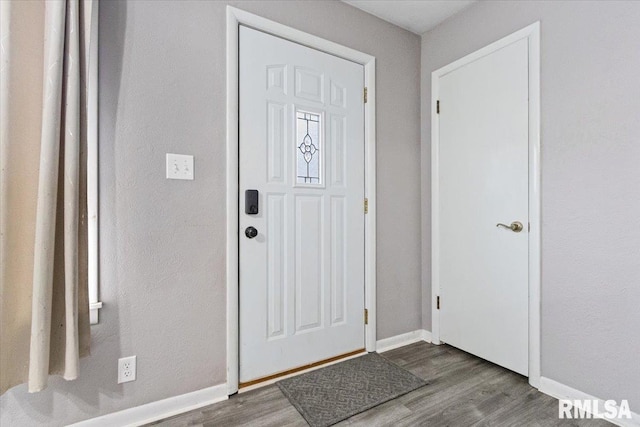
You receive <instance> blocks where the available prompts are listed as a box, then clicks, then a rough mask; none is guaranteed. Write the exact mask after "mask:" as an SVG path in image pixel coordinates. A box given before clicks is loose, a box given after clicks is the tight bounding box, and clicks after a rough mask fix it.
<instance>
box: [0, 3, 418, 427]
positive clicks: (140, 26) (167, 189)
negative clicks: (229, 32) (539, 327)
mask: <svg viewBox="0 0 640 427" xmlns="http://www.w3.org/2000/svg"><path fill="white" fill-rule="evenodd" d="M234 5H236V6H238V7H240V8H243V9H245V10H248V11H250V12H254V13H257V14H259V15H262V16H265V17H267V18H270V19H273V20H275V21H278V22H281V23H284V24H286V25H289V26H292V27H295V28H298V29H301V30H304V31H307V32H310V33H312V34H316V35H319V36H321V37H324V38H327V39H329V40H332V41H335V42H337V43H341V44H344V45H346V46H349V47H352V48H354V49H358V50H361V51H363V52H366V53H369V54H372V55H374V56H376V58H377V106H378V120H377V138H378V146H377V149H378V168H377V174H378V194H377V196H378V253H377V260H378V338H379V339H381V338H385V337H389V336H393V335H396V334H400V333H404V332H409V331H413V330H415V329H419V328H420V326H421V307H420V300H421V288H420V245H421V243H420V233H419V231H418V230H419V229H420V200H419V197H417V195H418V194H419V192H420V181H419V179H417V177H419V175H420V162H419V160H420V155H419V153H420V135H419V134H420V124H419V108H420V104H419V93H418V91H417V88H418V87H419V84H420V80H419V79H420V76H419V66H420V38H419V37H418V36H416V35H414V34H411V33H409V32H407V31H404V30H402V29H400V28H398V27H395V26H393V25H391V24H388V23H386V22H384V21H381V20H379V19H378V18H375V17H373V16H371V15H368V14H366V13H364V12H362V11H360V10H357V9H355V8H353V7H351V6H347V5H345V4H343V3H341V2H324V1H323V2H316V1H300V2H289V1H282V2H271V1H262V2H236V3H234ZM225 6H226V3H225V2H222V1H152V2H148V1H130V2H127V3H125V2H114V1H105V2H102V3H101V5H100V43H101V45H100V192H101V194H100V215H101V224H100V234H101V245H100V250H101V255H100V257H101V284H100V289H101V299H102V301H103V302H104V304H105V306H104V308H103V309H102V310H101V312H100V316H101V322H100V324H99V325H97V326H94V327H92V333H93V340H92V356H90V357H87V358H85V359H83V360H82V362H81V373H80V379H79V380H77V381H74V382H69V383H67V382H65V381H63V380H61V379H59V378H52V380H51V382H50V386H49V388H48V389H47V390H46V391H44V392H42V393H38V394H33V395H29V394H27V393H26V388H25V387H24V386H18V387H16V388H14V389H12V390H10V391H9V392H7V393H6V394H5V395H3V396H2V398H1V399H0V404H1V412H2V415H1V419H0V421H1V422H0V423H1V424H2V425H7V426H9V425H33V424H37V423H53V424H60V425H62V424H66V423H69V422H72V421H77V420H81V419H85V418H90V417H94V416H97V415H100V414H105V413H109V412H113V411H116V410H120V409H124V408H128V407H132V406H136V405H141V404H144V403H147V402H151V401H155V400H159V399H163V398H167V397H170V396H175V395H179V394H183V393H187V392H190V391H195V390H198V389H202V388H205V387H209V386H213V385H217V384H220V383H223V382H225V369H226V366H225V357H226V353H225V351H226V350H225V346H226V343H225V328H226V325H225V321H226V320H225V319H226V317H225V316H226V313H225V301H226V300H225V299H226V294H225V222H226V217H225V203H224V201H225V197H226V195H225V102H226V101H225V25H226V24H225ZM167 152H177V153H187V154H193V155H195V159H196V160H195V161H196V170H195V174H196V180H195V181H192V182H188V181H187V182H185V181H167V180H165V179H164V156H165V153H167ZM400 189H401V191H399V190H400ZM134 354H135V355H137V356H138V379H137V381H135V382H133V383H129V384H124V385H117V384H116V366H117V359H118V357H121V356H128V355H134ZM53 419H55V422H52V420H53Z"/></svg>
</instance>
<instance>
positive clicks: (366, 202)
mask: <svg viewBox="0 0 640 427" xmlns="http://www.w3.org/2000/svg"><path fill="white" fill-rule="evenodd" d="M364 213H365V214H368V213H369V199H367V198H365V199H364Z"/></svg>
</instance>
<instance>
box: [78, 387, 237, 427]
mask: <svg viewBox="0 0 640 427" xmlns="http://www.w3.org/2000/svg"><path fill="white" fill-rule="evenodd" d="M227 398H228V396H227V385H226V384H220V385H216V386H213V387H208V388H204V389H202V390H197V391H194V392H191V393H186V394H181V395H179V396H174V397H169V398H168V399H163V400H158V401H156V402H151V403H147V404H144V405H140V406H136V407H134V408H129V409H124V410H122V411H118V412H114V413H111V414H107V415H103V416H100V417H97V418H91V419H88V420H85V421H80V422H79V423H76V424H72V426H71V427H115V426H118V427H119V426H140V425H143V424H147V423H151V422H153V421H158V420H161V419H163V418H167V417H172V416H174V415H178V414H181V413H183V412H188V411H192V410H194V409H198V408H202V407H203V406H207V405H211V404H212V403H216V402H221V401H223V400H227Z"/></svg>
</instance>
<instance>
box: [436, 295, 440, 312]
mask: <svg viewBox="0 0 640 427" xmlns="http://www.w3.org/2000/svg"><path fill="white" fill-rule="evenodd" d="M436 309H438V310H440V296H439V295H438V296H437V297H436Z"/></svg>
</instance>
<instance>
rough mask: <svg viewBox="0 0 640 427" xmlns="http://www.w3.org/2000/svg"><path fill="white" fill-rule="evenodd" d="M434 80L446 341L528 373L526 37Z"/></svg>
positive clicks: (440, 268) (443, 335)
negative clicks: (437, 106)
mask: <svg viewBox="0 0 640 427" xmlns="http://www.w3.org/2000/svg"><path fill="white" fill-rule="evenodd" d="M438 84H439V99H440V114H439V116H438V120H439V144H438V149H439V157H438V164H437V168H438V172H437V177H435V179H437V180H438V187H439V196H438V203H437V206H438V208H437V209H438V212H437V215H438V223H439V226H438V232H437V234H438V239H437V240H438V243H437V245H438V248H437V251H436V252H437V253H438V254H439V259H437V260H435V262H437V263H438V265H437V270H438V272H439V284H440V338H441V340H442V341H444V342H446V343H448V344H451V345H453V346H455V347H458V348H460V349H462V350H465V351H467V352H469V353H472V354H475V355H477V356H480V357H482V358H484V359H487V360H489V361H491V362H494V363H496V364H498V365H501V366H504V367H506V368H509V369H511V370H513V371H515V372H518V373H520V374H523V375H527V374H528V337H529V335H528V318H529V317H528V316H529V310H528V238H529V235H528V230H529V227H528V221H529V218H528V188H529V187H528V46H527V40H526V39H521V40H520V41H517V42H515V43H513V44H510V45H508V46H506V47H504V48H502V49H500V50H497V51H494V52H493V53H490V54H488V55H486V56H484V57H482V58H480V59H477V60H475V61H473V62H471V63H468V64H466V65H463V66H462V67H460V68H457V69H455V70H454V71H451V72H450V73H448V74H445V75H444V76H442V77H440V78H439V81H438ZM499 223H502V224H505V225H506V226H511V224H512V223H513V224H514V230H512V229H510V228H507V227H505V226H498V225H497V224H499ZM518 223H521V224H522V227H523V228H522V230H518V227H519V226H518Z"/></svg>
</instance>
